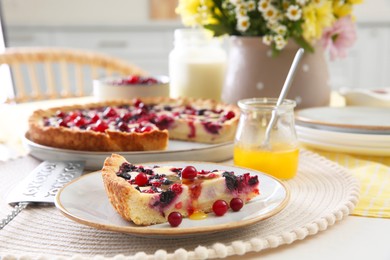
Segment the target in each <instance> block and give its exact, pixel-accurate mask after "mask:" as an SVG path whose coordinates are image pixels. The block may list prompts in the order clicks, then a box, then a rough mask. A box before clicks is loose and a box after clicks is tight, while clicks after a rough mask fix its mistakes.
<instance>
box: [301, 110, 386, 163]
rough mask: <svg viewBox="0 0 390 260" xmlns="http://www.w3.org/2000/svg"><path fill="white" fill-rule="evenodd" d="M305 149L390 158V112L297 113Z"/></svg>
mask: <svg viewBox="0 0 390 260" xmlns="http://www.w3.org/2000/svg"><path fill="white" fill-rule="evenodd" d="M296 130H297V134H298V139H299V141H300V142H301V143H303V144H304V145H307V146H310V147H313V148H317V149H323V150H329V151H335V152H346V153H351V154H364V155H378V156H390V108H373V107H318V108H308V109H303V110H299V111H297V113H296Z"/></svg>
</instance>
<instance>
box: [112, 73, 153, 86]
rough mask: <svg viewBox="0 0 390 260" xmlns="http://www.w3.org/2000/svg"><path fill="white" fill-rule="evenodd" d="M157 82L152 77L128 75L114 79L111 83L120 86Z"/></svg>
mask: <svg viewBox="0 0 390 260" xmlns="http://www.w3.org/2000/svg"><path fill="white" fill-rule="evenodd" d="M156 83H159V81H158V80H157V79H155V78H152V77H142V76H139V75H130V76H128V77H127V78H123V79H120V80H116V81H114V82H112V84H113V85H116V86H122V85H151V84H156Z"/></svg>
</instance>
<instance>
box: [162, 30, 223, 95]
mask: <svg viewBox="0 0 390 260" xmlns="http://www.w3.org/2000/svg"><path fill="white" fill-rule="evenodd" d="M226 60H227V57H226V52H225V50H224V49H223V48H222V47H221V45H220V42H219V41H217V40H216V39H212V38H209V37H207V34H205V32H204V31H202V30H200V29H179V30H176V31H175V48H174V49H173V50H172V51H171V53H170V55H169V76H170V95H171V97H174V98H177V97H192V98H207V99H214V100H218V101H219V100H220V99H221V92H222V86H223V83H224V79H225V69H226Z"/></svg>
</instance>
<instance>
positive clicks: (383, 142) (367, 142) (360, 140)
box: [295, 125, 390, 149]
mask: <svg viewBox="0 0 390 260" xmlns="http://www.w3.org/2000/svg"><path fill="white" fill-rule="evenodd" d="M295 129H296V131H297V134H298V138H304V139H312V140H314V141H320V142H332V143H336V144H339V145H352V146H363V147H375V148H388V149H390V135H379V134H359V133H344V132H335V131H327V130H324V129H315V128H311V127H304V126H299V125H296V126H295Z"/></svg>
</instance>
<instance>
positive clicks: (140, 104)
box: [134, 99, 144, 108]
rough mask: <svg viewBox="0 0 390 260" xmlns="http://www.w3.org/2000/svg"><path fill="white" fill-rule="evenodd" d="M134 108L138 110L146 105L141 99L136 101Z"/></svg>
mask: <svg viewBox="0 0 390 260" xmlns="http://www.w3.org/2000/svg"><path fill="white" fill-rule="evenodd" d="M134 106H135V107H138V108H142V107H143V106H144V103H143V102H142V100H141V99H136V100H134Z"/></svg>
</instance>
